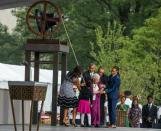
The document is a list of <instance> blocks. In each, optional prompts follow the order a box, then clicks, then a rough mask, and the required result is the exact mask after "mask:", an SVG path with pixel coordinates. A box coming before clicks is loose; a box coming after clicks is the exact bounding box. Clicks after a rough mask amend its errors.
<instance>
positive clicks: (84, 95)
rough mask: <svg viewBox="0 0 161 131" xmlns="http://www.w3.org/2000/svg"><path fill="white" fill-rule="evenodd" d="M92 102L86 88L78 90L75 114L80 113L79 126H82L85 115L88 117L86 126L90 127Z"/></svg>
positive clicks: (90, 94)
mask: <svg viewBox="0 0 161 131" xmlns="http://www.w3.org/2000/svg"><path fill="white" fill-rule="evenodd" d="M91 101H92V93H91V92H90V90H89V89H88V87H86V86H83V87H81V89H80V94H79V105H78V110H77V112H80V113H81V126H82V127H83V126H84V116H85V114H87V116H88V125H89V126H91V109H90V105H91Z"/></svg>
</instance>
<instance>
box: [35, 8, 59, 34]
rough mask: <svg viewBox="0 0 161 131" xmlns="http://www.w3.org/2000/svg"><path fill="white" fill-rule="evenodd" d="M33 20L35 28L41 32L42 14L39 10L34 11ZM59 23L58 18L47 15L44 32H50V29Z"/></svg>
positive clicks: (52, 14) (50, 14)
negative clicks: (34, 19)
mask: <svg viewBox="0 0 161 131" xmlns="http://www.w3.org/2000/svg"><path fill="white" fill-rule="evenodd" d="M35 18H36V23H37V28H38V30H39V32H41V22H42V20H43V12H41V11H40V10H39V9H35ZM59 21H60V19H59V18H58V17H55V15H54V13H47V14H46V21H45V32H46V31H48V30H52V27H53V26H56V25H57V23H58V22H59Z"/></svg>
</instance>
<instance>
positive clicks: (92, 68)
mask: <svg viewBox="0 0 161 131" xmlns="http://www.w3.org/2000/svg"><path fill="white" fill-rule="evenodd" d="M95 70H96V65H95V64H93V63H91V64H89V66H88V71H86V72H84V74H83V79H84V81H85V84H86V86H87V87H91V85H92V76H93V74H94V73H95Z"/></svg>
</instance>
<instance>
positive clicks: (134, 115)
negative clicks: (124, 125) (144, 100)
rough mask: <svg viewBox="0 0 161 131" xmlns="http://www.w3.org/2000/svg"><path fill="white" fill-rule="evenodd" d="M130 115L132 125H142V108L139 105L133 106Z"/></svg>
mask: <svg viewBox="0 0 161 131" xmlns="http://www.w3.org/2000/svg"><path fill="white" fill-rule="evenodd" d="M128 117H129V121H130V123H131V126H132V127H140V118H141V109H140V108H139V107H133V108H131V109H130V111H129V115H128Z"/></svg>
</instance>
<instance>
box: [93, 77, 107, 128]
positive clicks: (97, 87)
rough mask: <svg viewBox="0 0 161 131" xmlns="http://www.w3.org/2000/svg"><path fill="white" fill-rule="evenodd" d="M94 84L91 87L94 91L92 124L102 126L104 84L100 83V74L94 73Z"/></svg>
mask: <svg viewBox="0 0 161 131" xmlns="http://www.w3.org/2000/svg"><path fill="white" fill-rule="evenodd" d="M92 80H93V84H92V87H91V92H92V93H93V98H92V107H91V117H92V125H93V126H95V127H99V126H100V92H102V90H103V87H104V85H102V84H100V76H99V74H94V75H93V76H92Z"/></svg>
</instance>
